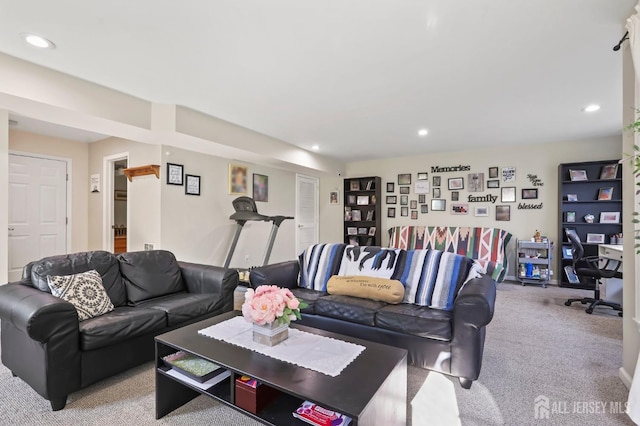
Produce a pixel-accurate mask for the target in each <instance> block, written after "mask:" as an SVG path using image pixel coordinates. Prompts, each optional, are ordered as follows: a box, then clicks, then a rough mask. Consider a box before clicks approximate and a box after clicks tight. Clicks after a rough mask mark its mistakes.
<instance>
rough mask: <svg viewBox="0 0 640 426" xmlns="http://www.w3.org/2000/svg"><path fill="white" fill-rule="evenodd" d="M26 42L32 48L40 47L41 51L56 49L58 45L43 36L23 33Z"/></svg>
mask: <svg viewBox="0 0 640 426" xmlns="http://www.w3.org/2000/svg"><path fill="white" fill-rule="evenodd" d="M21 35H22V37H23V38H24V40H25V41H26V42H27V43H29V44H30V45H31V46H35V47H39V48H41V49H55V48H56V45H55V44H54V43H53V42H52V41H51V40H48V39H46V38H44V37H42V36H39V35H36V34H29V33H23V34H21Z"/></svg>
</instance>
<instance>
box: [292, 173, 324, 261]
mask: <svg viewBox="0 0 640 426" xmlns="http://www.w3.org/2000/svg"><path fill="white" fill-rule="evenodd" d="M318 186H319V183H318V179H317V178H313V177H310V176H304V175H296V224H297V227H296V230H297V232H296V255H298V254H300V253H302V252H303V251H304V250H305V249H306V248H307V247H309V246H310V245H312V244H315V243H317V242H318V235H319V225H318V217H319V212H318Z"/></svg>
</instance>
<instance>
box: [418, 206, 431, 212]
mask: <svg viewBox="0 0 640 426" xmlns="http://www.w3.org/2000/svg"><path fill="white" fill-rule="evenodd" d="M420 213H429V206H428V205H426V204H423V205H421V206H420Z"/></svg>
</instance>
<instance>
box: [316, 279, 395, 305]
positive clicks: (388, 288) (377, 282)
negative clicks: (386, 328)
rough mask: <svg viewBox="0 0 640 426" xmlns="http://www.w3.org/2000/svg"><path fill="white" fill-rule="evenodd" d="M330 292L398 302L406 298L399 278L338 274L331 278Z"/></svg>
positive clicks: (328, 285) (328, 286) (328, 284)
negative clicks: (344, 275) (343, 275)
mask: <svg viewBox="0 0 640 426" xmlns="http://www.w3.org/2000/svg"><path fill="white" fill-rule="evenodd" d="M327 291H328V292H329V294H340V295H343V296H355V297H361V298H363V299H371V300H379V301H381V302H387V303H393V304H397V303H400V302H402V299H403V298H404V286H403V285H402V283H401V282H400V281H398V280H389V279H385V278H376V277H366V276H362V275H360V276H353V275H352V276H346V277H342V276H337V275H334V276H333V277H331V278H329V282H328V283H327Z"/></svg>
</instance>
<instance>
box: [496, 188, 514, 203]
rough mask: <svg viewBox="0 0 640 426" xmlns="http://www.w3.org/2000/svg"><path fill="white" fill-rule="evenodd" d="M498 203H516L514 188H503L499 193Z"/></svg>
mask: <svg viewBox="0 0 640 426" xmlns="http://www.w3.org/2000/svg"><path fill="white" fill-rule="evenodd" d="M500 195H501V196H500V201H501V202H503V203H515V202H516V187H515V186H503V187H502V190H501V193H500Z"/></svg>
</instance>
